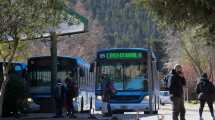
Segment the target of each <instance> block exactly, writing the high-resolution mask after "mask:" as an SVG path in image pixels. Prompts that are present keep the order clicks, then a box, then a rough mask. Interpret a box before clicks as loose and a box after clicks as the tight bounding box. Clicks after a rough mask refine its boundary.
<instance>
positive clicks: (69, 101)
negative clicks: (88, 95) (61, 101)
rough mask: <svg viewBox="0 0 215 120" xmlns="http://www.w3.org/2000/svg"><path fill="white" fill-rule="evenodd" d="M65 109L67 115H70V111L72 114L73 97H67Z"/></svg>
mask: <svg viewBox="0 0 215 120" xmlns="http://www.w3.org/2000/svg"><path fill="white" fill-rule="evenodd" d="M66 109H67V112H68V115H71V113H72V114H74V112H75V108H74V105H73V98H67V100H66Z"/></svg>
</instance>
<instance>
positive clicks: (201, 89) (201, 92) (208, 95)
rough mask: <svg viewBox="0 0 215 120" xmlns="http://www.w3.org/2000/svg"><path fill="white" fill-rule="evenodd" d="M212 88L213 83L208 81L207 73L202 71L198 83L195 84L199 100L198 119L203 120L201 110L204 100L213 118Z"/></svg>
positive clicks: (214, 118) (214, 119)
mask: <svg viewBox="0 0 215 120" xmlns="http://www.w3.org/2000/svg"><path fill="white" fill-rule="evenodd" d="M214 90H215V88H214V85H213V84H212V83H211V82H210V81H209V79H208V75H207V74H206V73H204V74H203V75H202V76H201V79H200V81H199V83H198V84H197V89H196V92H197V94H198V99H199V101H200V107H199V117H200V120H203V118H202V112H203V109H204V105H205V103H206V102H207V104H208V107H209V109H210V112H211V116H212V118H213V120H215V117H214V110H213V101H214V99H213V96H214Z"/></svg>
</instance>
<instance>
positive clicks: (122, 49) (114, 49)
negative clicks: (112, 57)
mask: <svg viewBox="0 0 215 120" xmlns="http://www.w3.org/2000/svg"><path fill="white" fill-rule="evenodd" d="M113 51H149V49H146V48H106V49H101V50H98V52H113Z"/></svg>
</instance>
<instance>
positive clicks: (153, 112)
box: [144, 110, 158, 115]
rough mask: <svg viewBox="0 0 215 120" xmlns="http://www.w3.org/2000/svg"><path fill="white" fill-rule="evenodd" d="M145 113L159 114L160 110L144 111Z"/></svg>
mask: <svg viewBox="0 0 215 120" xmlns="http://www.w3.org/2000/svg"><path fill="white" fill-rule="evenodd" d="M144 114H146V115H148V114H158V111H157V110H156V111H144Z"/></svg>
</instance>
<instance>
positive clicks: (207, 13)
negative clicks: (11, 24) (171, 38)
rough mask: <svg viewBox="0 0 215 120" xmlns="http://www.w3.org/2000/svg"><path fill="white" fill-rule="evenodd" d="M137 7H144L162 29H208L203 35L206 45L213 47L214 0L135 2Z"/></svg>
mask: <svg viewBox="0 0 215 120" xmlns="http://www.w3.org/2000/svg"><path fill="white" fill-rule="evenodd" d="M134 3H135V4H136V5H137V6H139V7H144V8H145V9H146V10H147V11H148V12H149V13H150V15H151V16H152V17H153V18H154V19H155V20H156V21H157V22H158V23H160V25H161V26H162V27H167V26H174V27H176V28H178V30H185V29H186V28H189V27H191V26H194V27H195V26H199V25H201V27H202V29H205V28H206V29H208V31H207V32H206V33H205V36H207V39H206V41H207V44H208V45H213V46H215V42H213V40H212V39H211V37H212V36H213V37H212V38H214V33H215V29H214V28H215V27H214V26H215V17H214V15H215V14H214V13H215V9H214V6H215V1H214V0H135V2H134Z"/></svg>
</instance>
